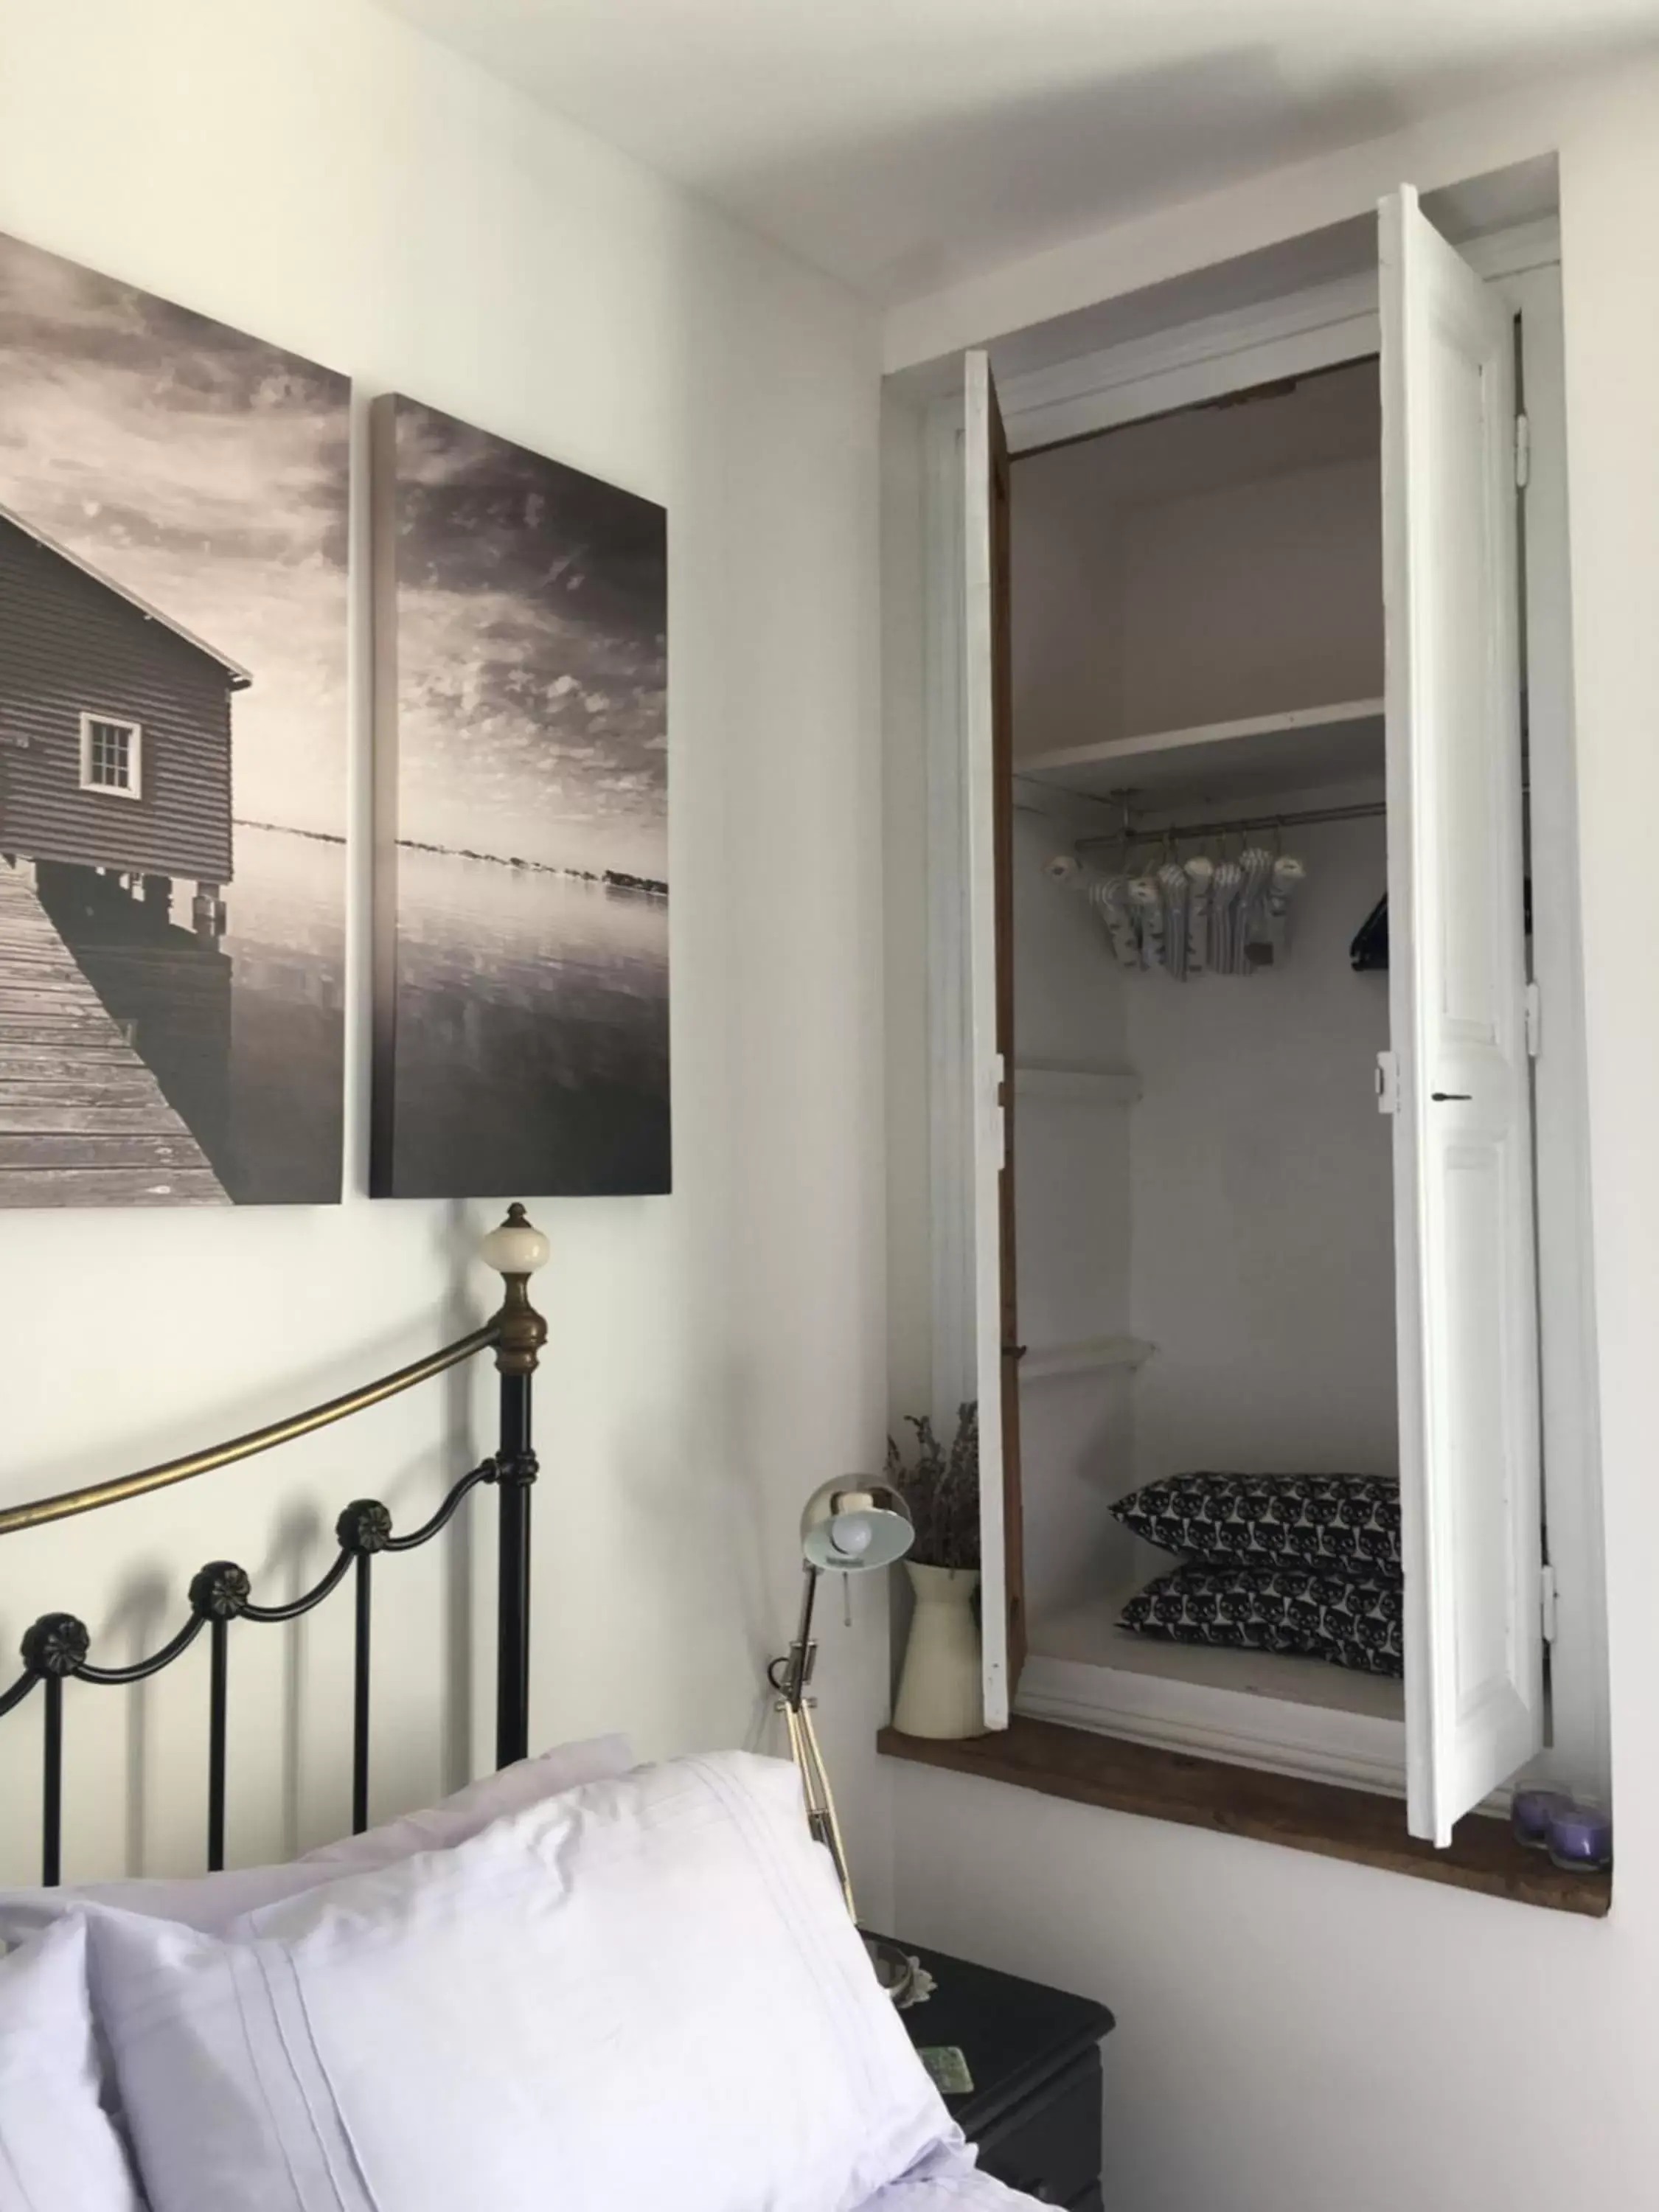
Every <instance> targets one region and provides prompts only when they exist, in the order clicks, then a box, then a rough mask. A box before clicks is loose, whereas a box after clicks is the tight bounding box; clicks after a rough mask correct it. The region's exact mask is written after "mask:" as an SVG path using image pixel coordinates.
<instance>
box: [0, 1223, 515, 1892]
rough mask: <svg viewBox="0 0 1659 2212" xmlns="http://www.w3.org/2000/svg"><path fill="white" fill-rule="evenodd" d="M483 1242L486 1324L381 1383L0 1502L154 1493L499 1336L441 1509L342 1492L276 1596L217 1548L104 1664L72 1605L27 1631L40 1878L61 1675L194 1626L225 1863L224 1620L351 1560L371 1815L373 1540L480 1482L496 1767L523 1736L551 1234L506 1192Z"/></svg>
mask: <svg viewBox="0 0 1659 2212" xmlns="http://www.w3.org/2000/svg"><path fill="white" fill-rule="evenodd" d="M482 1256H483V1258H484V1259H485V1260H486V1261H488V1262H489V1265H490V1266H491V1267H495V1269H496V1270H497V1271H498V1272H499V1273H500V1274H501V1278H502V1280H503V1283H504V1285H505V1288H506V1296H505V1297H504V1298H503V1300H502V1303H501V1307H500V1310H498V1311H497V1312H496V1313H495V1314H493V1315H492V1316H491V1317H490V1318H489V1321H487V1322H484V1323H483V1326H482V1327H481V1328H475V1329H471V1330H469V1331H468V1333H467V1334H466V1335H465V1336H460V1337H457V1338H456V1340H455V1341H454V1342H453V1344H447V1345H445V1346H442V1347H441V1349H440V1350H439V1351H437V1352H428V1354H427V1356H426V1357H425V1358H423V1359H416V1360H412V1361H410V1364H409V1365H407V1366H406V1367H399V1368H397V1369H396V1370H393V1372H392V1373H391V1374H390V1375H383V1376H380V1378H379V1380H378V1381H376V1382H374V1383H366V1384H364V1385H362V1387H361V1388H360V1389H356V1390H348V1391H346V1392H344V1393H343V1394H342V1395H340V1396H339V1397H337V1398H330V1399H328V1400H327V1401H325V1403H323V1404H322V1405H320V1406H313V1407H308V1408H307V1410H306V1411H305V1412H304V1413H292V1414H289V1416H288V1417H287V1418H286V1419H283V1420H277V1421H269V1422H267V1423H266V1424H265V1425H264V1427H263V1428H258V1429H251V1430H249V1431H248V1432H247V1433H246V1435H245V1436H240V1437H232V1438H231V1439H230V1440H229V1441H228V1443H222V1444H215V1445H212V1446H210V1448H209V1449H207V1450H205V1451H197V1452H187V1453H185V1454H183V1455H181V1456H179V1458H177V1459H170V1460H163V1461H162V1462H161V1463H160V1464H159V1465H158V1466H155V1467H149V1468H140V1469H139V1470H138V1471H137V1473H136V1474H125V1475H118V1476H116V1477H114V1478H113V1479H112V1480H110V1481H108V1482H97V1483H89V1484H88V1485H87V1486H84V1487H83V1488H82V1489H79V1490H68V1491H64V1492H60V1493H59V1494H58V1496H57V1497H55V1498H37V1499H34V1500H33V1501H32V1502H31V1503H29V1504H25V1505H14V1506H9V1507H7V1508H6V1509H4V1510H0V1536H9V1535H15V1534H20V1533H21V1532H22V1531H23V1530H26V1529H29V1528H44V1527H46V1526H47V1525H48V1524H49V1523H51V1522H56V1521H66V1520H69V1519H70V1518H72V1517H73V1516H75V1515H76V1514H81V1513H92V1512H95V1511H97V1510H99V1509H100V1507H102V1506H106V1505H116V1504H121V1503H122V1502H123V1501H124V1500H125V1499H127V1498H141V1497H143V1496H144V1495H146V1494H147V1493H148V1492H150V1491H155V1490H164V1489H166V1488H167V1487H168V1486H170V1485H171V1484H173V1483H175V1482H185V1481H188V1480H190V1478H191V1476H192V1475H197V1474H207V1473H209V1472H210V1470H211V1469H212V1468H220V1467H228V1466H231V1465H233V1464H234V1463H235V1462H238V1461H240V1460H245V1459H251V1458H252V1457H253V1455H255V1454H256V1453H257V1452H262V1451H270V1450H271V1449H273V1448H274V1447H275V1446H276V1445H278V1444H284V1443H291V1442H292V1441H293V1440H294V1438H295V1437H302V1436H308V1435H310V1434H312V1433H313V1431H316V1430H319V1429H325V1428H327V1427H329V1426H330V1425H331V1424H332V1423H334V1422H336V1421H343V1420H347V1419H349V1418H350V1417H351V1415H352V1414H354V1413H363V1412H365V1411H366V1410H367V1409H368V1407H370V1406H378V1405H380V1404H381V1403H382V1402H383V1401H385V1400H386V1399H388V1398H395V1397H397V1396H398V1395H399V1394H400V1393H401V1392H403V1391H404V1390H410V1389H414V1388H415V1386H416V1384H417V1383H425V1382H428V1381H429V1380H430V1379H431V1377H432V1376H435V1375H441V1374H443V1373H444V1372H445V1371H446V1370H447V1369H449V1368H451V1367H459V1365H460V1364H462V1362H463V1361H465V1360H467V1359H471V1358H472V1357H473V1356H474V1354H475V1353H477V1352H482V1351H483V1350H485V1349H486V1348H487V1347H491V1346H493V1347H494V1350H495V1367H496V1370H497V1371H498V1373H499V1375H500V1377H501V1427H500V1435H499V1440H498V1443H497V1447H496V1449H495V1452H494V1453H493V1454H492V1455H491V1456H490V1457H489V1458H488V1459H486V1460H484V1461H483V1462H482V1463H481V1464H480V1465H478V1466H477V1467H475V1468H470V1469H469V1470H468V1471H467V1472H466V1473H465V1474H463V1475H462V1476H461V1477H460V1478H459V1480H457V1481H456V1482H454V1483H453V1485H452V1486H451V1487H450V1489H449V1490H448V1492H447V1493H446V1495H445V1497H444V1498H443V1499H442V1500H441V1503H440V1504H439V1506H438V1509H437V1510H436V1511H435V1513H434V1514H433V1515H432V1516H431V1517H430V1518H429V1519H428V1520H427V1521H425V1522H422V1525H421V1526H420V1527H419V1528H415V1529H412V1530H410V1532H409V1533H408V1534H404V1535H394V1534H392V1515H391V1513H390V1511H389V1510H387V1508H386V1506H385V1505H383V1504H380V1501H379V1500H378V1499H376V1498H356V1499H354V1500H353V1501H352V1503H351V1504H349V1505H347V1506H346V1508H345V1509H344V1510H343V1512H342V1513H341V1515H340V1516H339V1518H338V1520H337V1522H336V1524H335V1537H336V1541H337V1545H338V1551H337V1554H336V1557H335V1558H334V1559H333V1561H332V1562H331V1565H329V1567H328V1568H327V1570H326V1571H325V1573H324V1574H323V1576H322V1577H321V1579H320V1580H319V1582H317V1583H315V1584H313V1587H312V1588H311V1589H309V1590H307V1591H306V1592H305V1593H303V1595H301V1596H300V1597H297V1598H294V1599H291V1600H289V1601H287V1602H286V1603H283V1604H276V1605H262V1604H258V1603H256V1602H255V1601H254V1597H253V1590H252V1582H251V1580H250V1578H249V1577H248V1574H247V1572H246V1570H245V1569H244V1568H242V1567H240V1566H238V1565H236V1564H235V1563H234V1561H232V1560H228V1559H213V1560H210V1561H209V1563H208V1564H207V1565H205V1566H204V1567H203V1568H201V1569H200V1570H199V1571H198V1572H197V1574H196V1575H195V1576H194V1577H192V1579H191V1584H190V1615H189V1618H188V1619H187V1620H185V1624H184V1626H182V1627H181V1628H180V1629H179V1630H178V1631H177V1632H176V1633H175V1634H173V1636H172V1637H171V1638H168V1640H167V1642H166V1643H164V1644H162V1645H161V1647H160V1648H159V1650H155V1651H153V1652H151V1653H150V1655H149V1657H148V1658H144V1659H141V1660H137V1661H135V1662H132V1663H131V1664H129V1665H126V1666H120V1667H103V1666H99V1665H96V1664H94V1662H93V1660H92V1657H91V1638H90V1635H89V1633H88V1629H87V1627H86V1625H85V1623H84V1622H82V1621H81V1620H76V1617H75V1616H74V1615H73V1614H72V1613H43V1614H42V1615H41V1616H40V1619H39V1620H36V1621H34V1622H33V1624H32V1625H31V1626H30V1627H29V1628H28V1629H27V1631H26V1632H25V1633H24V1636H23V1639H22V1660H23V1672H22V1673H21V1674H20V1675H19V1676H18V1678H17V1680H15V1682H13V1683H12V1684H11V1686H10V1687H9V1688H5V1687H0V1719H3V1718H4V1717H5V1716H6V1715H7V1714H8V1713H9V1712H10V1711H13V1709H14V1708H15V1707H16V1706H18V1705H21V1704H22V1703H23V1702H24V1700H25V1699H27V1697H28V1696H29V1694H30V1692H32V1691H33V1690H34V1689H35V1688H36V1686H40V1688H41V1690H42V1691H43V1692H44V1695H45V1699H46V1718H45V1726H44V1729H43V1745H44V1753H45V1765H44V1773H43V1778H42V1789H41V1802H42V1819H41V1870H42V1880H43V1881H45V1882H46V1883H47V1884H48V1885H51V1884H52V1883H55V1882H56V1881H58V1875H59V1866H60V1861H61V1842H62V1821H63V1730H64V1705H63V1698H64V1683H65V1681H67V1680H71V1679H73V1680H79V1681H82V1682H85V1683H90V1684H95V1685H100V1686H116V1687H120V1686H130V1685H131V1684H133V1683H136V1682H143V1681H146V1680H149V1677H150V1676H151V1675H153V1674H159V1673H160V1672H161V1669H162V1668H164V1667H167V1666H171V1664H172V1663H173V1661H174V1660H175V1659H179V1658H181V1657H182V1656H184V1654H185V1651H187V1650H189V1648H190V1646H191V1644H193V1643H195V1641H196V1640H197V1637H199V1636H200V1635H201V1634H202V1633H203V1632H204V1631H205V1632H206V1633H207V1636H208V1642H209V1650H210V1669H211V1672H210V1698H209V1723H208V1729H209V1734H208V1851H207V1856H208V1866H209V1869H210V1871H214V1870H216V1869H219V1868H220V1867H222V1865H223V1864H224V1851H225V1796H226V1768H227V1749H228V1665H229V1630H230V1624H231V1623H232V1622H233V1621H234V1620H245V1621H250V1622H256V1623H265V1624H274V1623H283V1622H288V1621H293V1620H298V1619H299V1618H300V1617H301V1615H302V1614H303V1613H309V1612H310V1611H311V1609H312V1608H313V1606H317V1605H320V1604H321V1603H322V1601H323V1600H324V1599H325V1598H326V1597H328V1596H329V1595H331V1593H332V1592H333V1591H334V1590H336V1589H338V1587H339V1585H340V1583H342V1582H343V1581H344V1579H345V1577H346V1575H347V1573H348V1572H349V1571H351V1570H352V1569H353V1568H354V1567H355V1569H356V1668H355V1679H354V1690H353V1731H352V1786H351V1810H352V1830H353V1832H354V1834H355V1833H359V1832H361V1831H362V1829H363V1828H364V1827H366V1826H368V1757H369V1733H368V1723H369V1650H370V1634H369V1632H370V1621H371V1607H370V1597H371V1589H372V1583H371V1572H372V1562H373V1559H374V1555H375V1554H376V1553H380V1552H386V1553H396V1552H408V1551H413V1550H415V1549H416V1547H418V1546H420V1545H422V1544H424V1543H427V1542H428V1541H430V1539H431V1538H433V1537H434V1536H436V1535H437V1534H440V1533H441V1531H442V1530H443V1529H444V1528H447V1526H448V1524H449V1522H450V1521H451V1520H452V1519H453V1517H454V1515H455V1513H456V1511H457V1510H458V1509H459V1506H460V1505H461V1504H462V1502H463V1501H464V1500H465V1498H467V1497H468V1496H469V1495H470V1494H471V1492H472V1491H473V1490H474V1489H476V1488H477V1486H479V1485H480V1484H483V1483H488V1484H489V1485H491V1486H493V1487H494V1488H495V1492H496V1496H497V1498H498V1501H499V1507H500V1512H499V1523H498V1526H499V1571H498V1577H497V1608H496V1626H495V1655H496V1667H495V1763H496V1765H498V1766H505V1765H507V1764H508V1763H509V1762H510V1761H511V1760H513V1759H522V1758H523V1757H524V1756H525V1754H526V1750H527V1749H528V1738H529V1727H530V1491H531V1486H532V1483H533V1482H534V1481H535V1480H536V1475H537V1471H538V1470H537V1462H536V1455H535V1453H534V1451H533V1450H532V1448H531V1441H530V1403H531V1383H532V1376H533V1374H534V1372H535V1369H536V1364H537V1358H538V1354H539V1352H540V1351H541V1347H542V1346H543V1345H544V1343H545V1342H546V1340H547V1324H546V1322H544V1320H543V1319H542V1317H541V1316H540V1315H539V1314H538V1312H537V1311H536V1310H535V1308H534V1307H533V1306H532V1304H531V1303H530V1295H529V1284H530V1277H531V1274H532V1273H533V1272H534V1270H535V1269H536V1268H538V1267H541V1266H542V1265H543V1264H544V1261H545V1260H546V1257H547V1240H546V1239H545V1237H543V1236H542V1235H541V1234H540V1232H539V1231H538V1230H536V1229H535V1228H534V1227H532V1225H531V1223H530V1222H529V1221H528V1220H527V1219H526V1216H525V1210H524V1208H523V1206H518V1205H514V1206H510V1207H509V1208H508V1209H507V1218H506V1220H505V1221H503V1222H502V1223H501V1226H500V1228H498V1229H495V1230H493V1231H491V1232H490V1234H489V1236H488V1237H485V1238H484V1240H483V1255H482Z"/></svg>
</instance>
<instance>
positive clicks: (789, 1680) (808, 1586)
mask: <svg viewBox="0 0 1659 2212" xmlns="http://www.w3.org/2000/svg"><path fill="white" fill-rule="evenodd" d="M817 1589H818V1570H817V1567H815V1566H813V1565H811V1563H810V1562H809V1563H808V1565H807V1569H806V1577H805V1582H804V1583H803V1584H802V1586H801V1594H800V1620H799V1625H798V1626H797V1627H796V1630H795V1639H794V1642H793V1644H791V1645H790V1646H789V1651H788V1656H787V1657H786V1658H782V1659H775V1660H773V1662H771V1664H770V1666H769V1667H768V1668H767V1670H766V1678H767V1680H768V1681H769V1682H770V1683H771V1685H772V1687H773V1688H774V1689H775V1691H776V1692H777V1693H778V1695H779V1696H780V1697H781V1699H783V1701H784V1704H785V1705H786V1707H787V1710H788V1711H790V1712H792V1713H799V1712H801V1711H805V1705H806V1686H807V1684H808V1683H809V1682H810V1681H811V1679H812V1659H813V1651H812V1608H813V1605H814V1602H815V1601H816V1600H817Z"/></svg>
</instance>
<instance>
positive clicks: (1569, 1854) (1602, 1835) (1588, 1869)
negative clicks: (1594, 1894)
mask: <svg viewBox="0 0 1659 2212" xmlns="http://www.w3.org/2000/svg"><path fill="white" fill-rule="evenodd" d="M1547 1844H1548V1849H1549V1855H1550V1857H1551V1858H1552V1859H1553V1861H1554V1863H1555V1864H1556V1865H1557V1866H1559V1867H1565V1868H1567V1869H1570V1870H1571V1872H1573V1873H1575V1874H1596V1873H1600V1872H1601V1869H1603V1868H1605V1867H1610V1866H1611V1865H1612V1864H1613V1817H1612V1815H1611V1814H1609V1813H1607V1811H1606V1810H1605V1809H1604V1808H1602V1807H1601V1806H1600V1805H1581V1804H1578V1803H1576V1802H1573V1801H1571V1800H1569V1802H1567V1803H1566V1804H1565V1806H1563V1807H1562V1808H1560V1809H1559V1811H1557V1812H1554V1813H1553V1814H1551V1815H1550V1824H1549V1828H1548V1830H1547Z"/></svg>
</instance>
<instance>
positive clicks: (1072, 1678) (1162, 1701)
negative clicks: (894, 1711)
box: [1015, 1651, 1406, 1825]
mask: <svg viewBox="0 0 1659 2212" xmlns="http://www.w3.org/2000/svg"><path fill="white" fill-rule="evenodd" d="M1015 1709H1016V1711H1018V1712H1020V1713H1022V1714H1024V1715H1026V1716H1027V1717H1030V1718H1031V1719H1033V1720H1046V1721H1059V1722H1061V1723H1064V1724H1065V1725H1066V1726H1067V1727H1069V1728H1082V1729H1093V1730H1094V1731H1095V1733H1096V1734H1097V1735H1112V1736H1121V1737H1123V1738H1124V1739H1125V1740H1126V1741H1128V1742H1130V1743H1145V1744H1151V1745H1153V1746H1155V1747H1157V1748H1158V1749H1159V1750H1161V1751H1180V1752H1187V1753H1190V1754H1192V1755H1193V1756H1194V1757H1197V1758H1200V1759H1222V1760H1225V1762H1226V1763H1227V1764H1228V1765H1232V1766H1253V1767H1257V1768H1259V1769H1261V1771H1264V1772H1266V1773H1268V1774H1294V1775H1298V1776H1300V1777H1302V1778H1304V1779H1305V1780H1308V1781H1310V1782H1334V1783H1340V1784H1346V1786H1347V1787H1348V1788H1349V1789H1352V1790H1375V1791H1377V1792H1379V1793H1380V1794H1382V1795H1383V1796H1391V1797H1403V1796H1404V1795H1405V1790H1406V1728H1405V1723H1404V1722H1403V1721H1389V1720H1379V1719H1378V1718H1376V1716H1375V1715H1373V1714H1369V1713H1350V1712H1344V1711H1340V1709H1339V1708H1336V1707H1334V1706H1330V1705H1300V1704H1295V1703H1292V1702H1291V1700H1290V1699H1285V1698H1264V1697H1262V1696H1261V1695H1259V1694H1258V1693H1257V1692H1255V1691H1253V1690H1223V1689H1218V1688H1216V1687H1214V1686H1212V1685H1210V1684H1207V1683H1202V1682H1182V1681H1174V1680H1170V1678H1169V1677H1168V1676H1166V1675H1162V1674H1136V1673H1134V1672H1133V1671H1132V1670H1131V1669H1130V1668H1126V1667H1101V1666H1096V1665H1091V1663H1089V1662H1087V1661H1085V1660H1077V1659H1049V1658H1045V1657H1043V1656H1042V1655H1041V1654H1040V1653H1037V1652H1035V1651H1034V1652H1032V1653H1030V1656H1028V1657H1027V1659H1026V1662H1025V1666H1024V1671H1023V1673H1022V1674H1021V1675H1020V1684H1019V1695H1018V1698H1017V1699H1015ZM1402 1825H1403V1824H1402Z"/></svg>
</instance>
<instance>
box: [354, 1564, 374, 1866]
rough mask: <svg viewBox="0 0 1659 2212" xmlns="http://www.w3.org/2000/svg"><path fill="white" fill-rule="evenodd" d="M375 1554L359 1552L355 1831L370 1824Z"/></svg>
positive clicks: (355, 1712)
mask: <svg viewBox="0 0 1659 2212" xmlns="http://www.w3.org/2000/svg"><path fill="white" fill-rule="evenodd" d="M371 1565H372V1559H371V1554H370V1553H368V1552H359V1553H358V1554H357V1651H356V1678H355V1680H354V1682H353V1686H352V1700H351V1832H352V1834H353V1835H354V1836H361V1835H362V1832H363V1830H364V1829H365V1828H366V1827H367V1826H368V1630H369V1612H370V1606H369V1600H370V1594H371V1585H370V1583H369V1574H370V1571H371Z"/></svg>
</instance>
